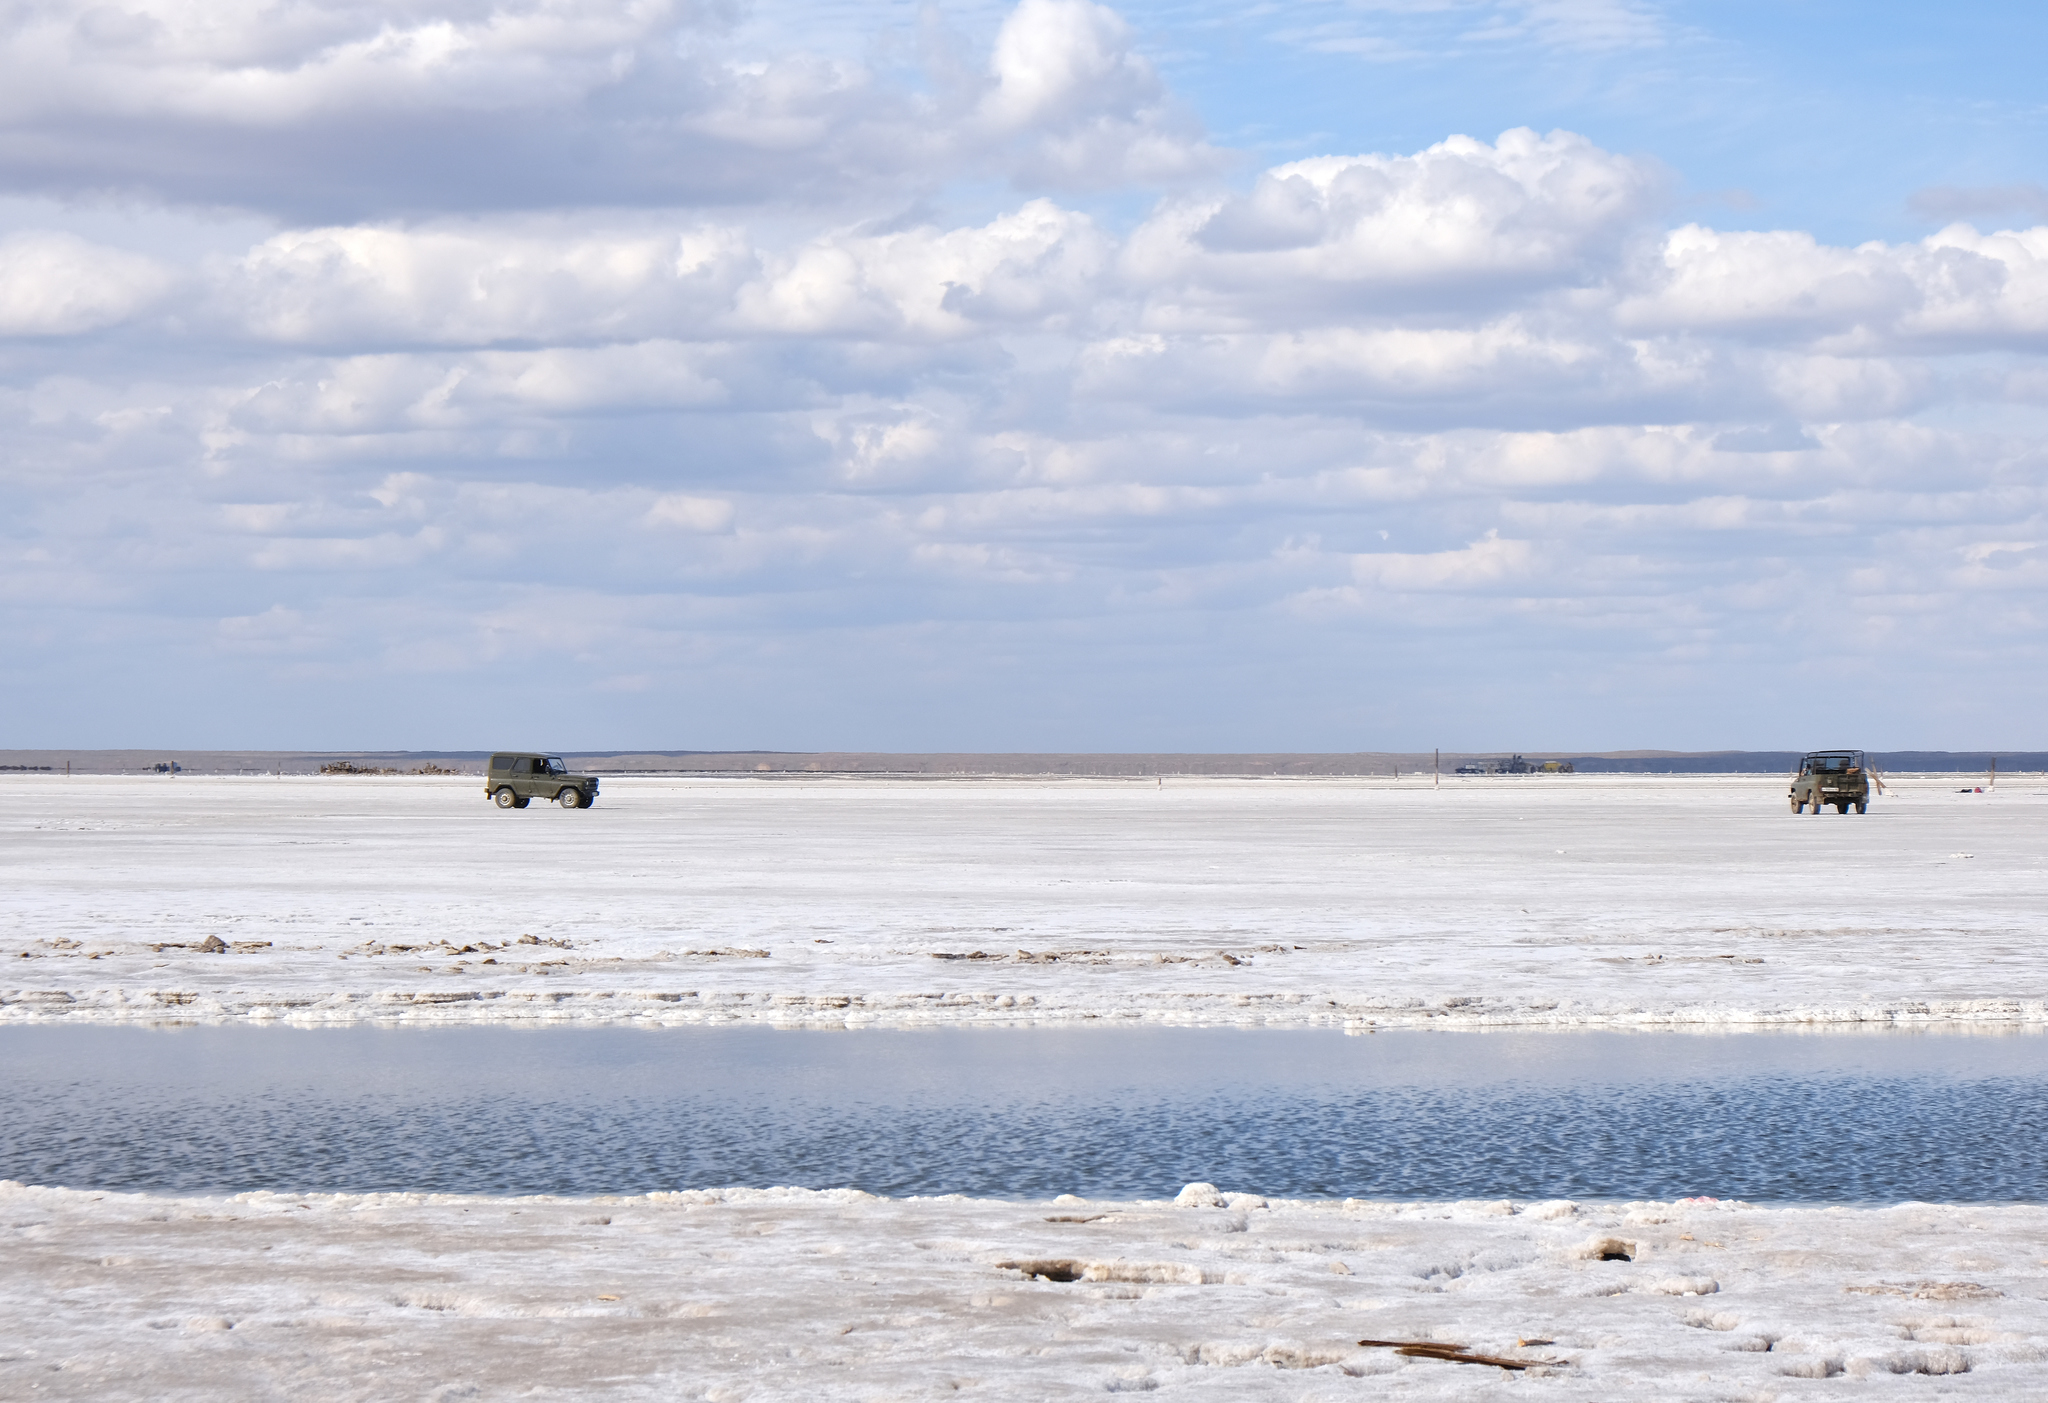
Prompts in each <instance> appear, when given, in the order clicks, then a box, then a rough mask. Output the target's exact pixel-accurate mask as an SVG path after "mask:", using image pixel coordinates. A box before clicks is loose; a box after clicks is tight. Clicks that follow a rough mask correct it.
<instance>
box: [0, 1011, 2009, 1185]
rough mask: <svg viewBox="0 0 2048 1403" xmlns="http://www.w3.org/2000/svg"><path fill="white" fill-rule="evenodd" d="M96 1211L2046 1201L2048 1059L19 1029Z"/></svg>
mask: <svg viewBox="0 0 2048 1403" xmlns="http://www.w3.org/2000/svg"><path fill="white" fill-rule="evenodd" d="M0 1177H6V1178H11V1179H17V1180H22V1181H24V1182H29V1183H40V1184H64V1185H68V1186H72V1187H82V1188H83V1187H89V1188H103V1189H137V1190H160V1191H161V1190H172V1191H215V1190H243V1189H256V1188H270V1189H279V1190H299V1191H309V1192H310V1191H322V1190H331V1191H340V1190H348V1191H364V1190H373V1189H408V1190H431V1191H438V1192H462V1193H561V1194H592V1193H641V1192H646V1191H649V1190H655V1189H676V1188H696V1187H709V1186H718V1185H735V1184H743V1185H756V1186H766V1185H772V1184H796V1185H805V1186H809V1187H816V1188H823V1187H836V1186H841V1185H852V1186H854V1187H858V1188H862V1189H867V1190H869V1191H871V1192H874V1193H882V1194H891V1195H904V1194H944V1193H964V1194H972V1195H978V1196H1019V1197H1025V1196H1030V1197H1043V1196H1049V1195H1053V1194H1059V1193H1075V1194H1081V1195H1085V1196H1100V1197H1157V1196H1165V1195H1170V1194H1172V1193H1173V1192H1174V1191H1175V1190H1177V1189H1178V1188H1179V1187H1180V1186H1181V1185H1182V1184H1184V1183H1187V1182H1189V1181H1191V1180H1197V1179H1206V1180H1209V1181H1211V1182H1214V1183H1216V1184H1219V1185H1222V1186H1223V1187H1225V1188H1227V1189H1237V1190H1251V1191H1255V1192H1259V1193H1265V1194H1269V1195H1275V1196H1288V1197H1321V1196H1331V1197H1347V1196H1352V1197H1361V1198H1366V1197H1372V1198H1493V1197H1509V1198H1524V1199H1526V1198H1553V1197H1568V1198H1623V1199H1626V1198H1672V1197H1678V1196H1685V1195H1696V1194H1704V1195H1711V1196H1714V1197H1718V1198H1744V1199H1749V1200H1752V1201H1756V1202H1829V1203H1869V1202H1895V1201H1899V1200H1907V1199H1921V1200H1929V1201H1951V1202H2011V1201H2030V1202H2039V1201H2044V1200H2048V1037H2044V1036H2040V1035H2032V1034H2022V1033H2016V1032H2005V1033H1978V1034H1964V1033H1956V1032H1915V1033H1900V1032H1885V1033H1828V1034H1788V1033H1744V1034H1719V1035H1710V1034H1674V1033H1614V1032H1603V1033H1554V1032H1553V1033H1430V1032H1389V1033H1377V1034H1371V1035H1363V1036H1347V1035H1344V1034H1341V1033H1334V1032H1319V1031H1249V1030H1239V1029H1173V1028H1114V1029H1112V1028H1071V1027H1067V1028H1045V1029H958V1030H930V1031H901V1032H889V1031H872V1030H863V1031H859V1032H828V1031H782V1030H771V1029H717V1028H712V1029H706V1028H684V1029H674V1028H672V1029H650V1030H639V1029H566V1028H547V1029H512V1028H438V1029H410V1028H407V1029H387V1028H362V1027H354V1028H337V1029H305V1028H290V1027H243V1026H233V1027H190V1028H162V1029H152V1028H125V1027H90V1026H81V1027H65V1026H62V1025H35V1026H28V1027H10V1028H0Z"/></svg>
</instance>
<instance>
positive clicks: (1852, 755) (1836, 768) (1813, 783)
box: [1792, 750, 1870, 814]
mask: <svg viewBox="0 0 2048 1403" xmlns="http://www.w3.org/2000/svg"><path fill="white" fill-rule="evenodd" d="M1808 804H1811V805H1813V811H1814V812H1815V813H1819V812H1820V811H1821V806H1822V805H1824V804H1833V805H1834V806H1835V812H1836V813H1838V814H1845V813H1847V812H1849V806H1850V805H1852V804H1853V805H1855V806H1856V812H1857V813H1859V814H1860V813H1862V812H1863V811H1864V810H1866V809H1868V808H1869V807H1870V767H1869V766H1868V765H1866V764H1864V763H1863V752H1862V751H1860V750H1813V751H1809V752H1807V754H1806V755H1805V756H1804V757H1803V758H1802V759H1801V760H1800V761H1799V773H1798V774H1796V775H1794V776H1793V777H1792V812H1793V813H1795V814H1797V813H1804V812H1806V806H1807V805H1808Z"/></svg>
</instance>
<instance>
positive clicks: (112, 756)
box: [0, 749, 2048, 779]
mask: <svg viewBox="0 0 2048 1403" xmlns="http://www.w3.org/2000/svg"><path fill="white" fill-rule="evenodd" d="M490 753H491V752H490V751H488V750H331V751H312V750H178V749H165V750H144V749H109V750H77V749H75V750H56V749H52V750H0V775H5V774H61V773H65V772H67V770H68V772H69V773H72V774H100V775H115V774H149V773H153V772H156V771H157V767H159V766H166V767H167V766H170V765H176V766H177V767H178V769H177V772H178V773H185V774H193V775H234V774H246V775H256V774H300V775H305V774H317V773H319V772H320V769H321V767H322V766H323V765H336V764H342V763H346V764H350V765H354V766H356V767H358V768H359V769H363V770H372V771H375V770H391V771H396V772H397V773H399V774H406V773H410V772H414V771H422V772H425V773H433V770H431V769H429V768H428V767H430V766H435V767H440V768H441V769H443V770H448V769H452V770H455V771H456V772H458V773H464V774H467V773H472V772H481V770H482V768H483V762H484V761H485V760H486V759H487V758H488V757H489V755H490ZM556 753H558V754H560V755H561V756H563V758H564V759H565V760H567V761H568V763H569V764H570V765H571V766H572V767H578V768H582V769H584V770H586V771H588V772H590V773H595V774H600V775H636V774H645V775H655V774H666V775H697V774H703V775H748V774H752V775H766V776H773V775H869V776H875V777H881V776H887V775H899V776H904V777H937V776H948V775H950V776H960V777H984V778H1006V777H1029V776H1058V775H1071V776H1101V777H1127V778H1150V777H1153V776H1167V777H1171V776H1174V775H1181V776H1188V777H1198V776H1213V777H1217V778H1222V777H1240V778H1254V777H1284V776H1288V775H1301V776H1329V777H1345V776H1351V777H1374V776H1377V777H1380V778H1386V779H1391V778H1395V777H1397V776H1408V777H1412V776H1414V775H1417V774H1423V775H1428V774H1430V773H1432V772H1433V771H1435V770H1437V769H1439V768H1440V769H1441V772H1442V774H1443V775H1444V777H1445V778H1447V779H1448V778H1450V777H1451V774H1452V772H1453V771H1454V770H1456V769H1457V768H1458V767H1459V766H1460V765H1469V764H1476V763H1481V762H1485V761H1501V760H1505V759H1507V758H1508V757H1509V756H1510V755H1516V754H1519V755H1521V756H1523V757H1524V758H1525V759H1527V760H1530V761H1536V762H1540V761H1547V760H1558V761H1567V762H1569V763H1570V764H1571V766H1572V767H1573V769H1574V770H1575V771H1577V772H1578V773H1579V774H1669V775H1682V774H1699V775H1715V774H1719V775H1736V774H1782V773H1785V772H1787V771H1789V770H1792V769H1793V768H1795V767H1796V766H1797V764H1798V761H1799V756H1800V753H1801V752H1799V751H1796V750H1701V751H1678V750H1611V751H1605V752H1595V753H1573V752H1570V751H1561V750H1525V751H1511V750H1489V751H1479V750H1457V751H1452V750H1446V751H1443V752H1441V753H1440V755H1439V754H1433V753H1432V752H1430V751H1426V750H1424V751H1359V752H1351V753H1319V752H1306V751H1305V752H1294V753H1288V752H1242V753H1203V752H1168V751H1161V752H1128V753H1118V752H1103V753H1089V752H1029V751H1018V752H987V753H975V752H940V751H934V752H893V751H771V750H731V751H698V750H558V751H557V752H556ZM1869 754H1870V760H1871V764H1872V765H1873V766H1874V767H1875V768H1876V769H1877V770H1878V771H1879V772H1880V773H1884V774H1891V773H1897V774H1981V773H1986V772H1987V771H1988V770H1989V769H1990V767H1991V764H1992V762H1993V761H1994V760H1995V761H1996V762H1997V768H1998V770H1999V771H2000V772H2001V773H2005V774H2026V773H2042V772H2048V751H2039V750H2028V751H1996V752H1994V751H1982V750H1893V751H1882V750H1873V751H1871V752H1869ZM166 772H168V771H166ZM1553 778H1554V777H1553Z"/></svg>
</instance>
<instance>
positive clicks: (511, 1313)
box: [0, 1183, 2048, 1400]
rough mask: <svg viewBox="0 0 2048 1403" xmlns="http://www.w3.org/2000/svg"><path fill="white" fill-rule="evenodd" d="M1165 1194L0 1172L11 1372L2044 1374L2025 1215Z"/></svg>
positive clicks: (855, 1391) (635, 1387) (1481, 1381)
mask: <svg viewBox="0 0 2048 1403" xmlns="http://www.w3.org/2000/svg"><path fill="white" fill-rule="evenodd" d="M1183 1197H1184V1198H1194V1199H1196V1200H1197V1201H1200V1202H1204V1203H1207V1204H1209V1205H1211V1206H1203V1207H1196V1206H1176V1205H1175V1204H1174V1203H1170V1202H1146V1203H1084V1202H1079V1201H1074V1200H1061V1201H1057V1202H1049V1203H1047V1202H1039V1203H1018V1202H991V1201H987V1200H968V1199H904V1200H891V1199H878V1198H870V1197H868V1196H866V1195H864V1194H860V1193H856V1192H853V1191H850V1190H833V1191H826V1192H821V1193H813V1192H808V1191H804V1190H797V1189H766V1190H723V1191H709V1192H691V1193H676V1194H656V1195H651V1196H648V1197H644V1198H604V1199H547V1198H526V1199H517V1198H515V1199H503V1198H498V1199H490V1198H461V1197H446V1198H427V1197H424V1196H420V1195H401V1194H380V1195H364V1196H333V1197H329V1196H321V1195H278V1194H245V1195H239V1196H236V1197H233V1198H166V1197H156V1196H148V1195H115V1194H108V1195H100V1194H92V1193H84V1192H78V1191H72V1190H62V1189H32V1188H23V1187H21V1186H20V1185H17V1184H12V1183H7V1184H0V1214H4V1222H5V1228H4V1232H5V1241H6V1260H7V1262H8V1271H7V1272H6V1273H5V1274H4V1275H0V1393H4V1394H5V1395H6V1396H8V1397H12V1398H29V1397H36V1398H94V1399H115V1398H152V1399H160V1398H223V1397H232V1398H244V1397H278V1396H285V1395H289V1396H291V1397H294V1398H308V1399H358V1398H361V1399H382V1398H394V1397H410V1398H452V1397H471V1396H484V1397H502V1396H509V1395H513V1394H516V1395H517V1396H520V1397H526V1398H546V1397H559V1396H564V1395H569V1394H574V1395H576V1396H591V1395H616V1396H620V1397H661V1398H676V1397H692V1398H708V1399H720V1400H733V1399H744V1398H758V1399H771V1398H776V1399H780V1398H819V1399H881V1398H907V1397H920V1398H922V1397H933V1396H939V1395H951V1394H954V1393H961V1394H966V1395H968V1396H973V1395H976V1394H985V1395H987V1396H990V1397H1031V1398H1066V1397H1080V1396H1100V1395H1101V1394H1103V1393H1105V1392H1157V1393H1159V1394H1161V1395H1163V1396H1181V1397H1191V1398H1214V1399H1240V1398H1248V1399H1265V1398H1273V1399H1282V1398H1284V1399H1289V1400H1303V1399H1325V1398H1327V1399H1339V1398H1342V1399H1353V1398H1361V1397H1374V1398H1383V1397H1394V1398H1418V1399H1431V1398H1471V1397H1488V1396H1495V1395H1503V1396H1512V1397H1517V1398H1521V1397H1543V1398H1572V1399H1582V1398H1583V1399H1614V1398H1623V1397H1648V1396H1651V1392H1652V1390H1654V1393H1655V1396H1657V1397H1658V1398H1660V1399H1668V1400H1694V1399H1698V1400H1735V1399H1745V1400H1762V1399H1774V1398H1785V1399H1792V1398H1802V1397H1808V1396H1812V1393H1813V1390H1814V1389H1816V1388H1817V1387H1818V1388H1821V1389H1823V1390H1824V1391H1825V1392H1827V1394H1828V1395H1829V1396H1835V1394H1836V1393H1837V1392H1839V1391H1841V1390H1844V1389H1846V1390H1848V1391H1849V1392H1850V1393H1852V1394H1854V1395H1855V1396H1859V1397H1861V1396H1871V1397H1883V1398H1932V1397H1952V1396H1959V1395H1964V1394H1970V1395H1976V1396H1981V1397H1987V1398H2020V1397H2041V1396H2044V1395H2048V1260H2044V1259H2048V1209H2041V1208H2031V1207H2030V1208H1965V1207H1937V1206H1930V1205H1924V1204H1908V1205H1904V1206H1900V1207H1896V1208H1889V1209H1875V1210H1873V1209H1861V1210H1850V1209H1756V1208H1749V1207H1746V1206H1742V1205H1735V1204H1712V1203H1694V1202H1680V1203H1642V1204H1634V1205H1628V1206H1598V1205H1584V1204H1581V1205H1573V1204H1569V1203H1547V1204H1529V1203H1522V1204H1511V1203H1506V1202H1501V1203H1457V1204H1409V1205H1403V1204H1367V1203H1357V1202H1314V1203H1302V1202H1281V1201H1274V1202H1272V1203H1267V1202H1266V1201H1264V1200H1262V1199H1258V1198H1255V1197H1252V1196H1249V1195H1228V1196H1225V1195H1211V1194H1202V1193H1200V1192H1199V1191H1198V1192H1196V1193H1195V1194H1192V1195H1190V1194H1183ZM1616 1250H1621V1251H1626V1252H1629V1253H1631V1254H1632V1258H1631V1259H1630V1260H1621V1259H1618V1258H1617V1259H1614V1260H1600V1259H1599V1258H1600V1257H1601V1256H1602V1255H1603V1253H1612V1252H1614V1251H1616ZM1033 1273H1037V1275H1033ZM1048 1277H1067V1278H1071V1279H1068V1280H1056V1279H1047V1278H1048ZM1361 1339H1381V1340H1400V1341H1407V1340H1433V1341H1440V1342H1444V1343H1448V1344H1458V1345H1463V1346H1466V1347H1467V1348H1468V1349H1470V1350H1472V1351H1474V1352H1478V1353H1483V1354H1487V1355H1491V1356H1495V1357H1499V1358H1506V1359H1511V1360H1515V1361H1517V1362H1527V1363H1529V1364H1531V1365H1532V1366H1533V1367H1532V1368H1531V1369H1530V1370H1528V1371H1526V1372H1520V1373H1515V1372H1509V1371H1507V1370H1504V1369H1500V1368H1497V1367H1494V1366H1491V1365H1483V1364H1469V1363H1468V1364H1458V1363H1452V1362H1447V1361H1444V1360H1441V1359H1433V1358H1425V1357H1412V1356H1402V1355H1400V1354H1397V1353H1395V1352H1394V1351H1392V1350H1389V1349H1386V1348H1375V1347H1363V1346H1360V1345H1359V1344H1358V1343H1357V1341H1359V1340H1361ZM1521 1341H1530V1342H1531V1343H1528V1344H1522V1343H1519V1342H1521ZM1536 1341H1542V1342H1543V1343H1534V1342H1536ZM1546 1361H1547V1362H1546ZM1827 1378H1833V1379H1835V1380H1836V1382H1835V1383H1833V1384H1830V1385H1819V1384H1816V1383H1814V1382H1809V1381H1810V1380H1821V1379H1827ZM1858 1380H1861V1381H1862V1382H1860V1383H1859V1382H1858Z"/></svg>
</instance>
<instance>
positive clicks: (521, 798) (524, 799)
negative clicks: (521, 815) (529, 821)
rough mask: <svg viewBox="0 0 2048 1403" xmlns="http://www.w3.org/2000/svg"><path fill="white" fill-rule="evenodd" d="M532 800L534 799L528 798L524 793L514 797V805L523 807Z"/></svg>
mask: <svg viewBox="0 0 2048 1403" xmlns="http://www.w3.org/2000/svg"><path fill="white" fill-rule="evenodd" d="M532 802H533V801H532V800H531V799H528V798H527V797H526V796H525V795H524V794H522V795H520V796H519V797H518V798H517V799H514V800H513V801H512V807H513V808H515V809H523V808H525V807H526V806H527V805H528V804H530V803H532Z"/></svg>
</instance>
